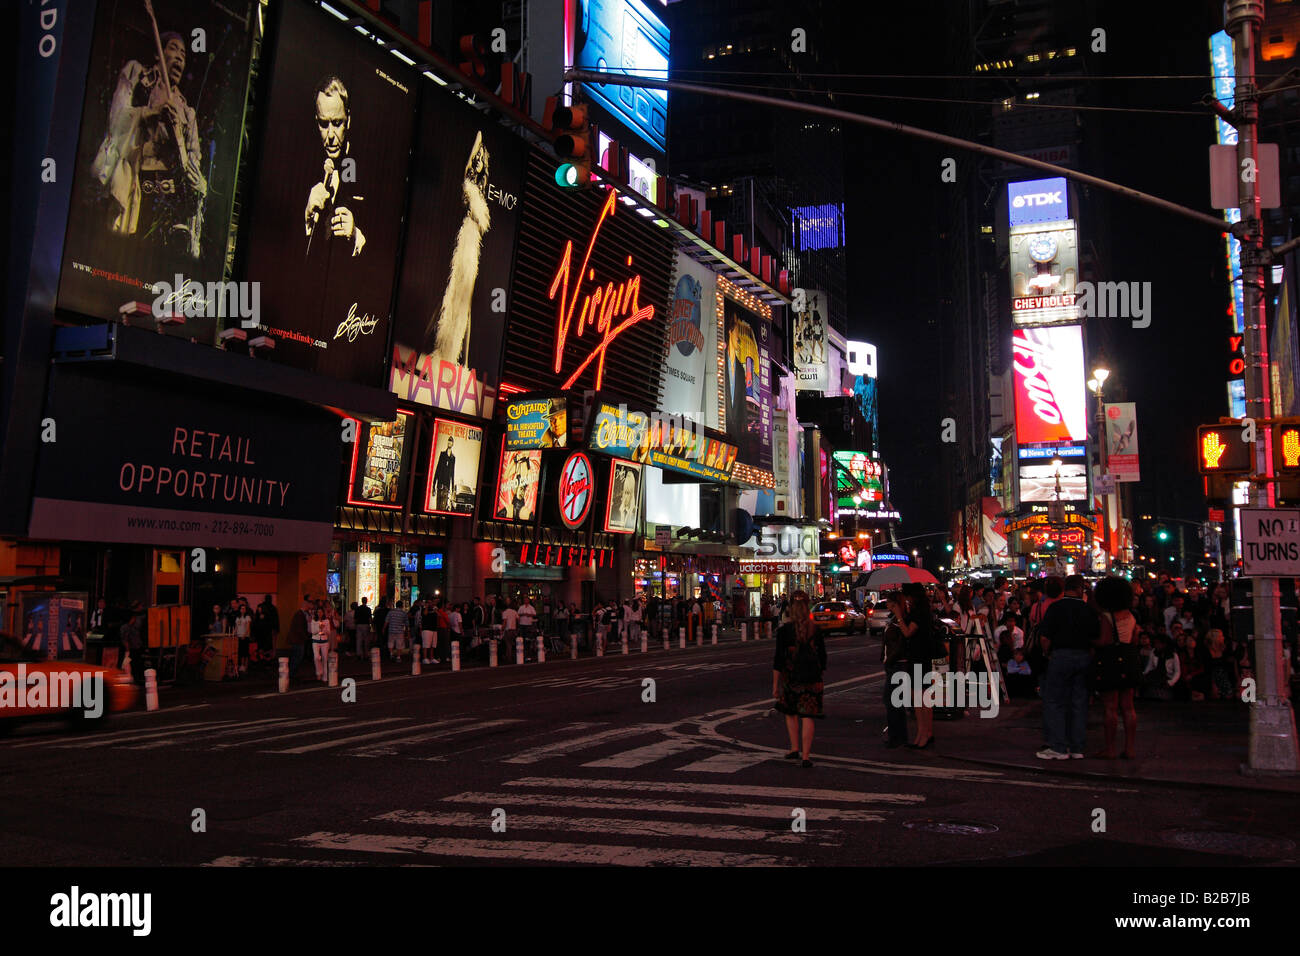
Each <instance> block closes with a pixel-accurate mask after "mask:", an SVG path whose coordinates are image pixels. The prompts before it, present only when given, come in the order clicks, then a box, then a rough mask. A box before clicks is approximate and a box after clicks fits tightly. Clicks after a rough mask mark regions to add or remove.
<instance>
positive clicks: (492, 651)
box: [488, 641, 497, 667]
mask: <svg viewBox="0 0 1300 956" xmlns="http://www.w3.org/2000/svg"><path fill="white" fill-rule="evenodd" d="M496 666H497V642H496V641H488V667H496Z"/></svg>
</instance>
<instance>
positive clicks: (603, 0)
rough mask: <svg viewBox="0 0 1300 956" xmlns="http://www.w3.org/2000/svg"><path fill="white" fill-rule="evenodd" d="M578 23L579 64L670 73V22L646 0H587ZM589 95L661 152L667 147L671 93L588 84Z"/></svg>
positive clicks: (629, 72) (627, 72)
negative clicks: (655, 11) (663, 18)
mask: <svg viewBox="0 0 1300 956" xmlns="http://www.w3.org/2000/svg"><path fill="white" fill-rule="evenodd" d="M575 6H576V7H577V11H576V13H577V21H576V22H575V23H574V24H573V52H574V66H575V67H576V68H577V69H579V70H592V71H594V72H599V73H621V74H623V75H624V76H644V77H646V78H647V79H652V80H665V79H667V78H668V38H669V31H668V27H667V26H665V25H664V22H663V21H662V20H661V19H659V17H658V16H657V15H656V14H655V13H654V12H653V11H652V10H651V9H650V7H649V5H647V4H646V3H645V2H643V0H582V2H581V3H576V4H575ZM583 88H584V89H585V90H586V91H587V95H588V96H589V97H590V98H591V99H592V100H593V101H594V102H595V103H596V105H597V106H598V107H600V108H601V109H602V110H604V111H605V112H608V113H609V114H610V115H611V116H612V117H613V118H614V119H615V120H617V121H618V122H620V123H622V124H623V125H624V126H626V127H627V128H628V129H630V130H631V131H632V132H634V133H637V134H638V135H640V136H642V137H643V138H644V139H645V141H646V142H647V143H649V144H650V145H651V146H653V147H654V148H655V149H657V150H660V151H661V152H662V151H664V150H666V149H667V148H668V92H667V91H666V90H646V89H641V88H639V87H634V86H613V85H607V84H602V83H584V84H583Z"/></svg>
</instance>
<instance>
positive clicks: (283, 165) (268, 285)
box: [240, 0, 417, 387]
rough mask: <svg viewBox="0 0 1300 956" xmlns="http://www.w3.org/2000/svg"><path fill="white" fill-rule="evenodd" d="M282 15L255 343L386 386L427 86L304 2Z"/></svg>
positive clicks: (261, 167)
mask: <svg viewBox="0 0 1300 956" xmlns="http://www.w3.org/2000/svg"><path fill="white" fill-rule="evenodd" d="M279 6H280V22H279V28H278V29H277V30H276V36H277V37H278V39H277V42H276V49H275V53H274V57H273V58H272V63H273V65H272V67H271V77H270V84H269V87H268V92H267V96H266V98H265V101H264V103H263V102H261V101H259V105H258V112H259V115H260V116H261V117H262V119H263V121H264V126H262V127H261V128H262V129H263V130H264V132H263V133H261V134H260V136H259V142H258V146H259V149H260V156H259V161H258V163H257V164H256V170H257V172H256V175H255V177H254V180H255V182H254V183H253V186H252V189H251V191H250V193H249V195H250V197H252V198H251V201H249V202H247V203H246V204H245V206H244V210H245V213H247V214H249V215H250V220H251V221H250V222H249V223H248V225H247V228H248V235H247V243H248V254H247V262H248V263H249V267H248V270H247V278H248V279H249V280H251V281H254V282H258V283H260V288H261V305H262V316H261V319H262V321H261V325H260V326H259V328H258V330H257V332H254V331H252V330H251V329H250V330H249V332H248V336H249V338H253V337H254V335H257V334H265V335H270V336H271V337H272V338H273V339H274V341H275V349H274V351H273V352H272V353H271V355H270V358H271V360H272V361H274V362H279V363H283V364H285V365H289V366H292V367H294V368H300V369H306V370H309V371H315V372H319V373H322V374H325V375H330V376H333V377H335V378H340V379H345V380H347V381H352V382H357V383H360V384H364V385H370V386H376V387H378V386H379V385H381V383H382V381H383V379H384V370H385V368H386V364H387V363H386V359H387V358H388V356H387V354H386V350H387V347H388V340H389V317H390V311H391V306H392V301H393V284H394V279H395V278H396V275H395V263H396V262H397V259H398V249H399V245H400V238H401V232H402V222H403V217H404V215H405V209H406V200H407V184H406V176H407V172H408V169H409V166H410V153H411V137H412V132H413V127H414V120H415V90H414V86H415V82H416V78H417V74H415V73H413V72H411V71H409V70H408V69H407V68H406V67H405V66H404V65H403V64H402V63H401V62H399V61H398V60H397V59H396V58H394V57H393V56H392V55H391V54H389V53H388V52H387V51H386V50H384V49H383V48H382V47H379V46H377V45H376V44H375V43H374V42H373V41H372V40H370V39H369V38H368V37H363V36H362V35H361V34H360V33H358V32H356V31H354V30H352V29H350V28H349V27H348V26H347V25H346V24H343V23H341V22H339V21H338V20H337V19H335V18H334V17H332V16H330V15H329V14H328V13H325V12H324V11H322V10H321V9H320V8H318V7H315V6H314V5H311V4H308V3H306V2H305V0H292V2H288V3H285V4H282V5H279ZM244 228H245V223H244V222H243V221H242V220H241V222H240V229H241V231H243V229H244ZM407 257H408V259H409V258H410V256H409V250H408V256H407Z"/></svg>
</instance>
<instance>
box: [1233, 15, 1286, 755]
mask: <svg viewBox="0 0 1300 956" xmlns="http://www.w3.org/2000/svg"><path fill="white" fill-rule="evenodd" d="M1224 21H1225V22H1224V27H1225V29H1226V30H1227V32H1228V35H1229V36H1230V37H1232V42H1233V59H1234V60H1235V63H1236V74H1237V85H1236V90H1235V100H1234V109H1233V113H1234V114H1236V115H1235V116H1234V118H1233V119H1232V120H1231V122H1232V123H1233V125H1234V126H1236V127H1237V168H1238V171H1239V175H1238V177H1237V196H1238V199H1239V201H1240V206H1241V221H1240V222H1238V223H1236V224H1235V225H1234V226H1233V232H1234V233H1236V234H1237V238H1238V239H1240V240H1241V270H1242V272H1241V281H1242V293H1243V299H1244V303H1245V313H1246V314H1245V316H1243V319H1244V322H1245V332H1246V336H1245V342H1244V345H1245V351H1246V415H1247V417H1249V418H1254V419H1256V420H1257V421H1261V422H1266V421H1268V420H1269V419H1270V418H1272V412H1273V407H1272V406H1273V403H1272V396H1271V394H1270V391H1271V381H1270V375H1269V361H1268V316H1267V313H1266V311H1265V297H1264V269H1265V268H1266V266H1267V265H1268V263H1269V261H1270V259H1271V257H1270V254H1269V252H1268V251H1267V250H1266V249H1265V247H1264V229H1263V222H1262V218H1261V215H1260V211H1261V204H1260V193H1259V177H1258V176H1257V175H1250V176H1247V175H1245V171H1246V170H1248V169H1249V170H1258V169H1259V88H1258V87H1257V86H1256V84H1255V49H1256V38H1257V36H1258V34H1259V30H1260V27H1261V26H1262V25H1263V23H1264V0H1228V2H1227V3H1226V4H1225V6H1224ZM1255 474H1256V475H1257V476H1262V479H1260V480H1257V481H1255V482H1253V484H1254V487H1253V489H1252V495H1251V497H1252V498H1253V502H1252V503H1253V504H1254V506H1255V507H1256V508H1272V507H1274V506H1275V503H1276V500H1275V497H1274V486H1273V478H1274V475H1273V432H1272V429H1271V428H1269V427H1267V426H1262V427H1260V429H1259V431H1258V438H1257V440H1256V441H1255ZM1251 587H1252V596H1253V599H1254V602H1253V603H1254V605H1255V675H1256V680H1257V681H1258V686H1257V688H1256V702H1255V703H1253V704H1251V707H1250V750H1249V754H1248V761H1249V766H1250V768H1251V769H1252V770H1264V771H1291V772H1294V771H1295V770H1297V769H1300V759H1298V755H1297V752H1296V732H1295V714H1294V712H1293V711H1292V709H1291V702H1290V701H1289V700H1288V699H1287V697H1286V696H1285V694H1284V688H1283V687H1282V676H1283V674H1285V673H1286V667H1285V661H1284V649H1283V645H1282V615H1281V608H1280V606H1279V600H1278V597H1279V592H1278V581H1277V579H1276V578H1269V577H1257V578H1255V579H1254V581H1253V583H1252V586H1251Z"/></svg>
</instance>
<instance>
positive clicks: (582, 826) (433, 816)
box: [371, 810, 844, 846]
mask: <svg viewBox="0 0 1300 956" xmlns="http://www.w3.org/2000/svg"><path fill="white" fill-rule="evenodd" d="M371 821H377V822H383V823H402V824H411V825H416V826H441V827H458V828H461V829H470V828H473V827H486V826H488V825H489V824H490V822H491V819H490V818H489V817H487V816H485V815H484V814H481V813H427V812H425V811H423V810H395V811H393V812H392V813H384V814H381V815H380V816H377V817H371ZM506 826H507V827H508V828H509V829H511V830H514V829H520V830H556V831H564V830H577V831H580V832H583V833H612V834H616V835H618V836H641V837H682V838H687V839H692V840H751V841H754V842H762V843H796V844H813V845H815V846H842V845H843V843H844V831H842V830H814V831H813V832H812V833H791V832H789V831H788V829H787V830H782V831H777V830H762V829H759V828H757V827H745V826H736V825H733V824H728V823H690V822H687V821H683V820H631V819H626V818H621V817H560V816H546V815H543V814H535V813H511V814H508V815H507V817H506Z"/></svg>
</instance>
